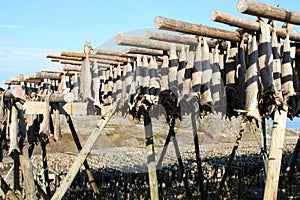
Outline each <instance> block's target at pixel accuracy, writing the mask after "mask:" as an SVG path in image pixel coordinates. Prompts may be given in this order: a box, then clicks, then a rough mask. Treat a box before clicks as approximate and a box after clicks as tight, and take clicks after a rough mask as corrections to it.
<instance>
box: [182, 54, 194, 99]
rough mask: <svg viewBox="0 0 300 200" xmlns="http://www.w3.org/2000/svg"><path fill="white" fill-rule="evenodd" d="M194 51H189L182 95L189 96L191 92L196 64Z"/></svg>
mask: <svg viewBox="0 0 300 200" xmlns="http://www.w3.org/2000/svg"><path fill="white" fill-rule="evenodd" d="M194 58H195V55H194V52H193V51H189V54H188V59H187V60H188V61H187V65H186V69H185V73H184V81H183V89H182V96H189V95H190V94H191V80H192V70H193V66H194Z"/></svg>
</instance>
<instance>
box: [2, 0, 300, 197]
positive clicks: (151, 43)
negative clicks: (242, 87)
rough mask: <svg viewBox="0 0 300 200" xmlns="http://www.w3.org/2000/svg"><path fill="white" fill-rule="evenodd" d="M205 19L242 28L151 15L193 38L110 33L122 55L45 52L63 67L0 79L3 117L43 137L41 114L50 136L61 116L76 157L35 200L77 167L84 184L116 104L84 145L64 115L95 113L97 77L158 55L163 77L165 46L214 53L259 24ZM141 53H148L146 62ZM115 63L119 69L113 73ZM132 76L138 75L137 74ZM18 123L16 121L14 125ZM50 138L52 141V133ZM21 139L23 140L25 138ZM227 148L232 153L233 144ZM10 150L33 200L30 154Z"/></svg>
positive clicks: (278, 153) (261, 13) (266, 13)
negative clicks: (36, 118)
mask: <svg viewBox="0 0 300 200" xmlns="http://www.w3.org/2000/svg"><path fill="white" fill-rule="evenodd" d="M237 9H238V10H239V11H240V12H242V13H246V14H251V15H255V16H258V17H264V18H268V19H272V20H279V21H282V22H285V23H291V24H296V25H300V21H299V19H300V14H299V13H298V12H294V11H287V10H285V9H282V8H277V7H272V6H268V5H265V4H261V3H258V2H253V1H250V0H239V1H238V3H237ZM211 19H212V20H213V21H217V22H221V23H225V24H228V25H231V26H235V27H238V28H242V29H243V30H242V31H241V32H232V31H227V30H222V29H218V28H212V27H207V26H203V25H197V24H192V23H188V22H182V21H178V20H174V19H169V18H165V17H161V16H158V17H156V18H155V19H154V26H155V27H156V28H158V29H163V30H170V31H176V32H180V33H185V34H189V35H193V37H186V36H180V35H173V34H163V33H156V32H148V33H147V36H146V38H143V37H139V36H132V35H125V34H118V35H117V36H116V43H117V44H118V45H123V46H127V48H126V50H125V52H116V51H110V50H101V49H96V50H94V51H93V52H92V51H91V49H89V51H87V52H84V53H79V52H61V55H47V58H49V59H51V61H53V62H60V63H62V64H69V65H64V66H63V67H62V69H60V70H43V71H41V72H35V73H33V74H29V75H26V76H18V77H16V78H12V79H11V80H7V81H6V82H5V83H6V84H8V85H9V88H8V89H7V90H6V91H5V92H4V93H3V94H4V95H3V101H7V102H9V103H10V105H11V106H12V107H11V108H10V109H8V110H9V112H10V113H11V117H13V118H16V119H15V120H16V121H18V120H19V121H21V122H22V123H23V126H24V124H25V121H24V116H23V114H24V115H27V114H28V115H29V114H30V115H44V121H43V122H42V123H41V127H42V128H41V129H42V130H41V131H42V133H44V134H46V135H47V134H48V132H49V121H50V119H49V118H50V114H49V111H50V110H53V112H54V113H53V114H54V115H56V116H58V118H56V121H55V122H54V123H55V124H56V126H57V128H56V130H54V131H56V132H57V130H58V129H59V114H64V115H65V116H66V117H67V120H68V123H69V126H70V129H71V132H72V135H73V137H74V140H75V142H76V145H77V148H78V151H79V154H78V156H77V159H76V160H75V162H74V163H73V165H72V167H71V169H70V170H69V172H68V174H67V176H66V177H65V179H64V180H63V181H62V182H61V185H60V187H59V188H58V189H57V190H56V192H55V193H54V195H53V196H51V194H50V190H49V188H48V185H46V191H44V192H43V190H41V195H42V196H44V197H46V198H48V199H50V198H51V199H62V198H63V196H64V194H65V193H66V191H67V189H68V188H69V187H70V185H71V183H72V181H73V179H74V177H75V175H76V174H77V172H78V171H79V169H80V167H81V166H82V165H84V167H85V168H86V170H87V173H88V174H89V179H90V181H91V182H92V180H93V176H92V174H91V173H90V172H89V167H88V163H87V161H86V158H87V156H88V155H89V153H90V151H91V149H92V147H93V144H94V143H95V142H96V140H97V138H98V136H99V135H100V134H101V131H102V130H103V129H104V128H105V126H106V124H107V122H108V121H109V120H110V118H111V117H112V115H113V114H114V112H115V110H116V107H117V105H116V104H118V103H119V102H118V101H117V102H116V103H112V102H110V103H108V104H110V106H108V107H109V112H107V113H102V116H103V119H102V120H100V122H99V125H98V126H97V128H96V129H95V130H93V132H92V133H91V134H90V136H89V138H88V140H87V142H86V143H85V144H84V145H81V144H80V142H79V140H78V138H77V136H76V131H75V129H74V126H73V125H72V120H71V117H70V115H72V114H75V113H79V114H83V115H85V114H88V113H93V112H94V114H95V113H96V111H95V109H96V107H97V108H98V107H99V104H100V102H98V100H97V99H99V83H100V82H101V81H104V79H103V80H102V78H103V76H107V75H108V76H110V77H111V78H114V77H115V80H114V81H115V82H117V81H118V80H120V79H117V78H118V77H119V78H120V76H121V74H125V67H124V66H125V65H126V64H128V63H132V62H134V63H136V64H137V65H138V64H139V61H141V54H142V55H145V56H144V58H143V59H146V60H147V58H148V59H153V58H154V57H155V58H156V59H157V60H159V59H161V57H163V62H162V66H160V69H159V70H161V71H162V72H163V70H164V67H165V66H164V64H165V63H164V61H165V56H170V57H171V55H173V54H172V49H170V46H172V45H173V46H172V47H174V48H175V51H178V50H181V49H185V48H187V47H190V48H191V47H193V48H194V49H195V47H196V46H197V45H198V44H202V45H203V46H204V45H208V46H209V47H210V48H215V47H216V46H218V45H220V46H222V48H223V49H226V48H227V47H228V43H227V42H241V41H242V40H243V35H242V34H241V33H242V32H247V31H259V30H260V24H259V22H254V21H250V20H246V19H242V18H238V17H234V16H231V15H229V14H225V13H221V12H218V11H215V12H213V13H212V15H211ZM269 29H270V30H272V29H273V27H271V26H270V27H269ZM276 32H277V34H278V36H279V37H281V38H286V37H287V35H288V34H289V39H290V40H293V41H295V42H299V41H300V34H299V33H297V32H289V33H287V30H286V29H284V28H276ZM202 37H209V38H211V39H209V40H206V39H205V40H206V41H203V40H202ZM171 44H172V45H171ZM128 46H129V47H128ZM146 55H148V57H147V56H146ZM91 63H92V64H91ZM147 64H148V63H147ZM160 64H161V63H160ZM70 65H71V66H70ZM120 65H122V66H123V65H124V66H123V67H122V68H121V66H120ZM91 66H92V67H91ZM138 67H141V66H138ZM168 67H169V66H168V65H167V66H166V68H168ZM113 70H115V71H114V73H115V74H113V75H114V76H112V73H113ZM118 70H123V71H118ZM121 72H122V73H121ZM136 73H138V72H136ZM93 75H95V76H93ZM136 78H137V79H138V78H140V77H139V76H138V75H137V77H136ZM79 79H80V81H79ZM107 80H108V82H109V81H111V82H112V80H109V79H107ZM79 82H80V85H79ZM150 82H151V81H150ZM12 85H19V86H20V87H13V88H11V86H12ZM143 87H144V86H143ZM91 88H93V91H89V90H90V89H91ZM79 90H80V92H82V91H83V93H82V94H79ZM84 92H87V94H85V93H84ZM110 92H111V91H110ZM115 93H116V91H115ZM26 95H33V96H34V98H33V97H31V98H32V99H38V101H31V100H30V101H26ZM80 95H83V97H80ZM89 98H92V99H93V101H94V107H92V108H88V105H87V103H86V102H87V99H89ZM23 101H25V103H22V104H21V102H23ZM50 103H51V105H50ZM60 103H61V104H62V103H63V104H64V105H63V107H61V106H60ZM101 106H102V105H101ZM101 106H100V107H101ZM82 110H84V112H82ZM88 110H91V111H88ZM148 112H149V110H147V109H145V110H144V111H143V116H144V124H145V140H146V148H147V155H148V156H149V157H148V170H149V185H150V193H151V199H159V195H158V181H157V175H156V164H155V157H154V156H155V155H154V144H153V132H152V129H151V126H149V124H151V118H150V117H149V113H148ZM18 113H19V114H18ZM287 113H288V107H287V106H286V105H284V106H283V107H282V109H281V110H277V111H275V112H274V125H273V129H272V140H271V146H270V152H269V161H268V164H267V180H266V184H265V193H264V199H266V200H267V199H276V198H277V191H278V181H279V174H280V166H281V158H282V146H283V139H284V134H285V122H286V118H287ZM21 122H20V123H19V124H21V125H22V123H21ZM243 123H244V122H243ZM21 125H18V124H17V123H12V124H10V127H11V132H13V130H15V129H17V128H19V129H22V130H23V131H26V128H25V127H22V126H21ZM18 126H20V127H18ZM173 128H174V127H173ZM170 130H171V131H172V126H170ZM173 131H174V130H173ZM54 134H55V135H56V137H57V139H58V138H59V136H58V134H59V133H54ZM196 134H197V133H196ZM25 135H26V134H25ZM239 137H242V131H241V132H240V135H239ZM76 138H77V139H76ZM25 139H27V140H28V138H25ZM239 140H240V138H238V140H237V141H238V142H239ZM194 142H195V148H196V151H198V152H199V144H198V141H197V138H196V139H195V141H194ZM238 142H237V144H238ZM46 144H47V143H44V144H43V145H46ZM44 147H45V146H44ZM197 148H198V149H197ZM235 148H237V146H236V147H235ZM23 150H28V146H26V145H25V146H23ZM235 150H236V149H235ZM12 153H13V155H18V156H20V161H21V163H20V165H21V169H22V172H23V173H24V174H25V175H26V176H25V179H26V184H25V187H26V196H27V197H30V198H32V199H36V196H35V195H34V189H33V188H34V184H35V183H34V181H33V175H32V171H30V170H31V167H32V166H30V165H28V166H27V165H26V163H27V164H28V163H30V156H29V155H27V154H24V155H22V154H19V153H18V150H17V149H13V150H12ZM45 154H46V152H45ZM234 156H235V151H233V153H232V155H231V158H232V159H233V158H234ZM44 157H45V156H44ZM197 159H199V156H198V157H197ZM197 162H198V163H197V164H198V171H199V177H198V178H199V179H203V177H202V174H201V159H200V160H197ZM230 162H232V161H229V163H230ZM229 166H230V164H229ZM44 167H45V169H46V168H47V163H45V165H44ZM229 168H230V167H229ZM228 170H229V169H228ZM227 172H228V171H227ZM47 173H48V172H47V170H45V172H44V176H45V180H46V182H47V181H48V179H49V178H48V174H47ZM17 178H18V177H17ZM226 178H227V173H225V175H224V177H223V180H222V184H225V183H224V182H225V181H226ZM0 180H1V188H2V190H3V191H4V192H5V194H6V195H7V197H10V198H12V199H17V198H19V197H20V196H19V194H18V191H17V189H15V190H14V189H11V188H9V186H8V185H7V184H6V183H5V181H4V180H3V178H2V177H1V175H0ZM222 184H221V186H220V188H219V190H222V189H223V186H224V185H222ZM92 187H93V191H94V193H95V195H96V197H97V198H98V199H99V198H100V195H101V194H100V192H99V189H98V188H97V186H96V185H95V184H92ZM200 190H201V199H205V198H206V194H205V191H204V186H203V180H200Z"/></svg>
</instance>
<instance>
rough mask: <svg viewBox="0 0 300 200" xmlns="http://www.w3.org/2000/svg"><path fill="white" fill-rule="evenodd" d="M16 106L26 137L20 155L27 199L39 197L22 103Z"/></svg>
mask: <svg viewBox="0 0 300 200" xmlns="http://www.w3.org/2000/svg"><path fill="white" fill-rule="evenodd" d="M16 106H17V108H18V116H19V130H20V135H21V136H23V137H24V138H23V140H24V143H23V145H24V146H23V147H22V154H21V155H20V164H21V170H22V173H23V178H24V186H25V193H26V198H27V199H37V196H36V195H35V184H34V176H33V168H32V163H31V161H30V158H29V142H28V136H27V134H26V127H25V119H24V115H23V108H22V105H21V104H20V103H16Z"/></svg>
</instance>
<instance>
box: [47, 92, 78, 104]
mask: <svg viewBox="0 0 300 200" xmlns="http://www.w3.org/2000/svg"><path fill="white" fill-rule="evenodd" d="M73 101H74V94H73V93H62V94H59V93H53V94H51V95H50V96H49V102H55V103H70V102H73Z"/></svg>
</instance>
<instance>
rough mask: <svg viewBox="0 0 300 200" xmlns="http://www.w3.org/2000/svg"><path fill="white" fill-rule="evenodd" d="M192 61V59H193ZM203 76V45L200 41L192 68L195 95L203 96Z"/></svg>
mask: <svg viewBox="0 0 300 200" xmlns="http://www.w3.org/2000/svg"><path fill="white" fill-rule="evenodd" d="M191 61H192V60H191ZM201 78H202V47H201V41H199V43H198V45H197V48H196V55H195V61H194V63H193V68H192V92H193V95H194V96H196V97H198V99H199V100H200V98H201Z"/></svg>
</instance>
